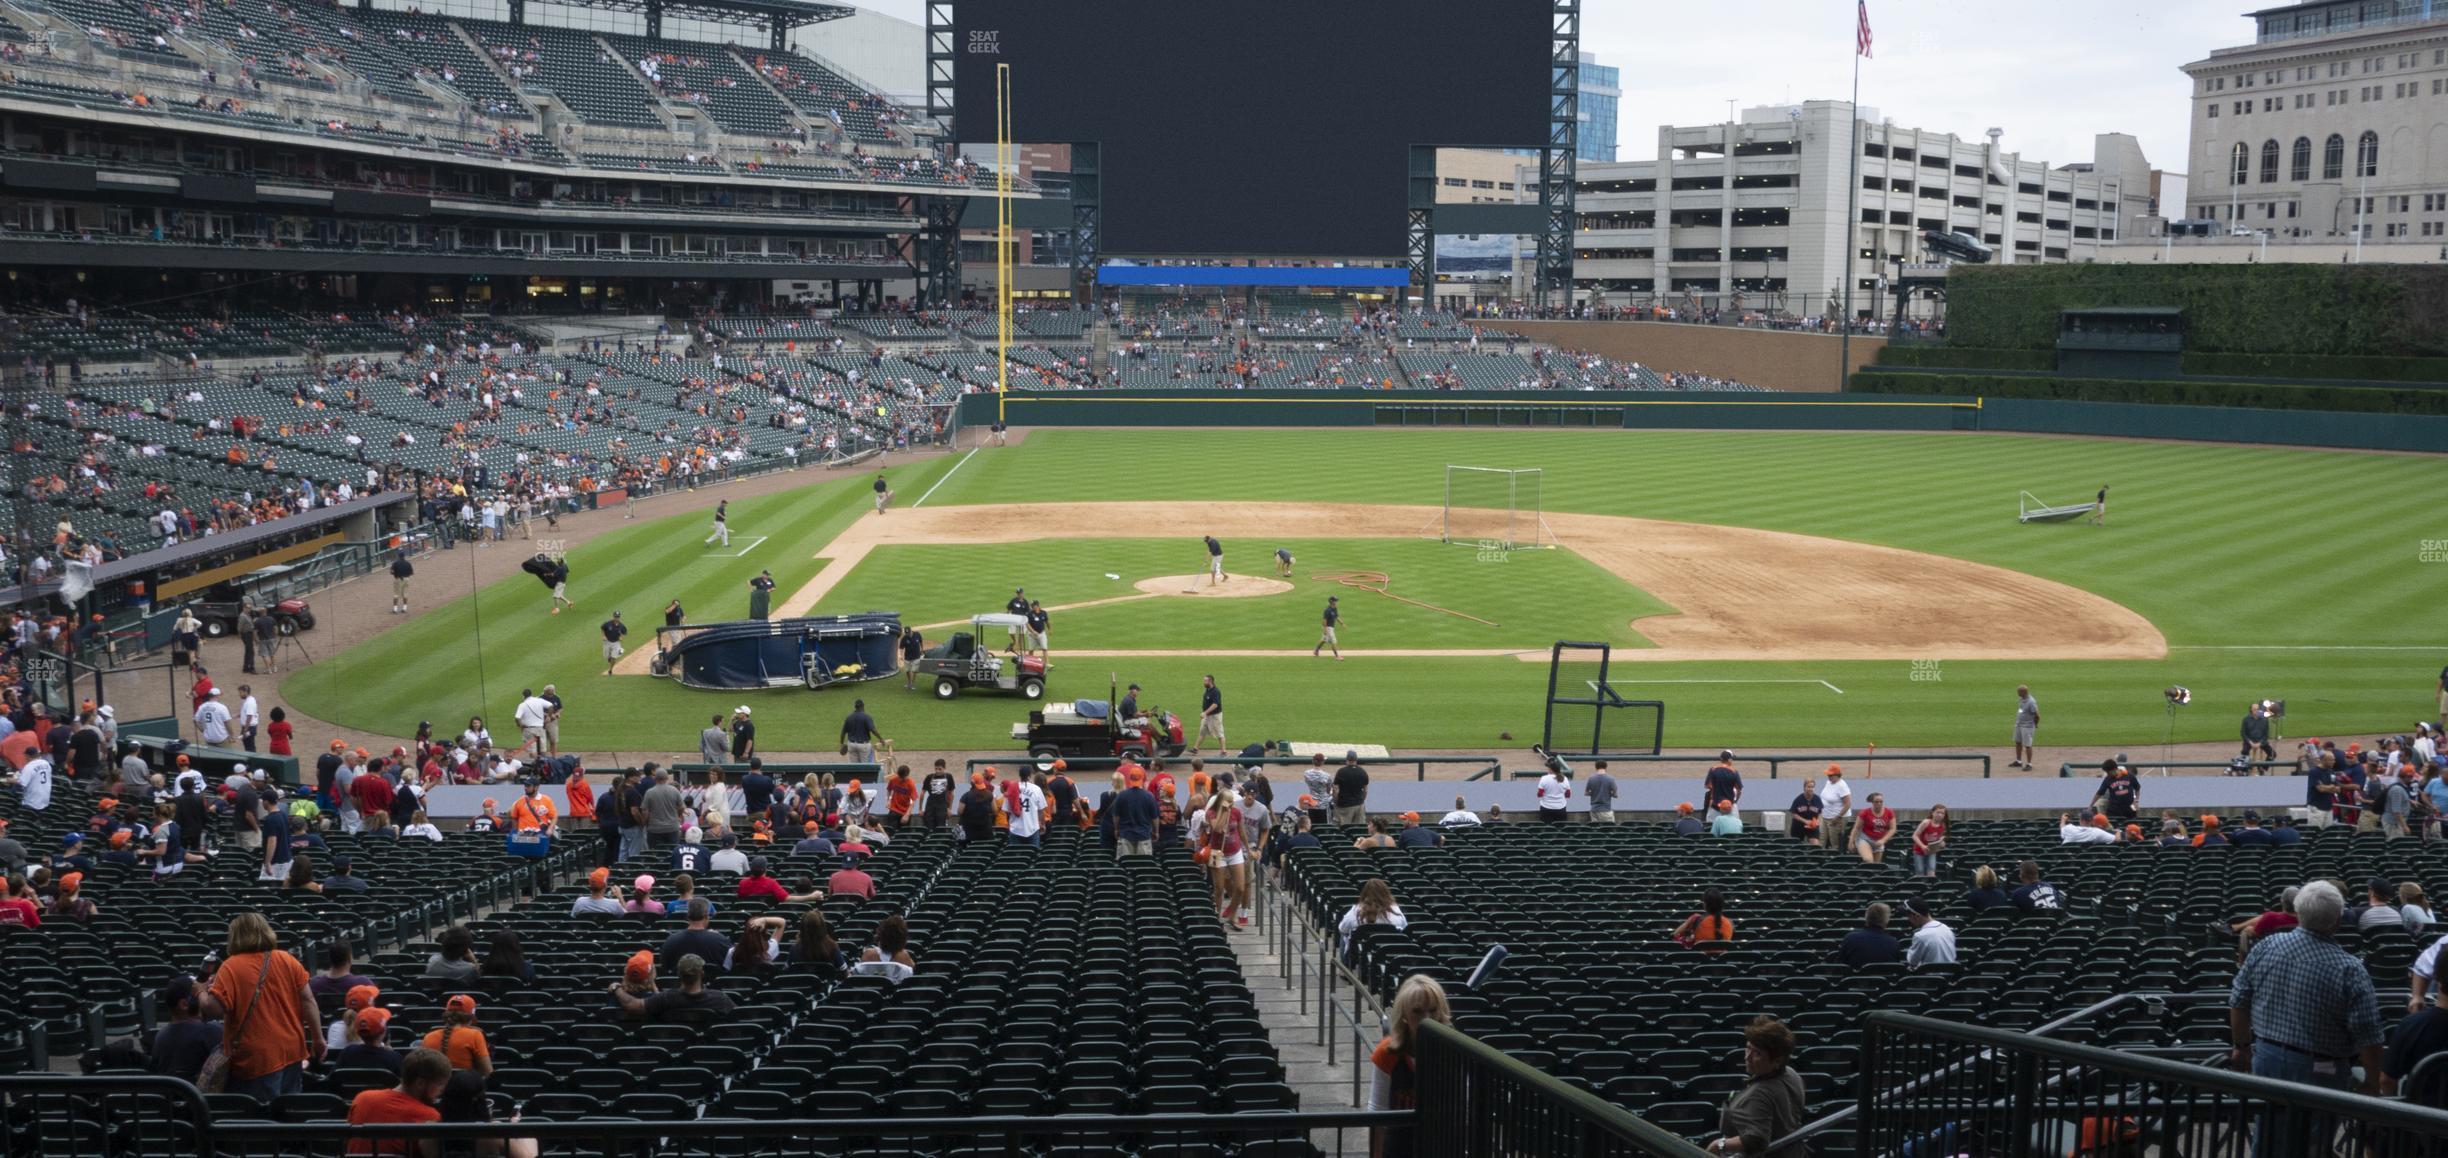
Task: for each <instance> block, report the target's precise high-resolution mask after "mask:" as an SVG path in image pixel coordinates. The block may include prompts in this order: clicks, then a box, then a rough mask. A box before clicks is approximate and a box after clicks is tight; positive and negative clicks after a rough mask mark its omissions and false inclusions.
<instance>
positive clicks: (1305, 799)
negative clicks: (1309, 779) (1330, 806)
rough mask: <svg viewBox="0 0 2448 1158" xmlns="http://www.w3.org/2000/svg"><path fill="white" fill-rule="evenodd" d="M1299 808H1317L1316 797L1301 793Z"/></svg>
mask: <svg viewBox="0 0 2448 1158" xmlns="http://www.w3.org/2000/svg"><path fill="white" fill-rule="evenodd" d="M1300 806H1301V807H1303V808H1315V807H1317V797H1315V796H1311V795H1309V794H1308V793H1306V792H1303V793H1301V798H1300Z"/></svg>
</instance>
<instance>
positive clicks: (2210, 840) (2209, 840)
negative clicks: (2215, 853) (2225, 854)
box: [2193, 812, 2227, 848]
mask: <svg viewBox="0 0 2448 1158" xmlns="http://www.w3.org/2000/svg"><path fill="white" fill-rule="evenodd" d="M2226 844H2227V834H2226V833H2225V832H2224V831H2222V830H2221V828H2220V825H2219V818H2218V815H2217V814H2216V813H2210V812H2205V813H2202V818H2201V831H2200V832H2197V833H2194V834H2193V847H2195V848H2222V847H2225V845H2226Z"/></svg>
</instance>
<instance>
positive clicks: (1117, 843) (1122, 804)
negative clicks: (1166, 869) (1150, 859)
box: [1105, 769, 1161, 857]
mask: <svg viewBox="0 0 2448 1158" xmlns="http://www.w3.org/2000/svg"><path fill="white" fill-rule="evenodd" d="M1114 779H1115V780H1117V781H1119V782H1120V787H1119V788H1117V789H1116V790H1115V791H1114V792H1113V793H1112V794H1111V795H1110V796H1109V797H1108V798H1107V799H1106V801H1105V811H1106V812H1107V813H1110V814H1111V819H1112V825H1113V842H1114V855H1115V856H1116V857H1126V856H1153V855H1155V853H1156V823H1157V818H1158V816H1159V815H1160V813H1161V810H1160V809H1159V808H1158V807H1157V804H1156V796H1155V794H1154V793H1151V792H1149V791H1148V790H1147V774H1146V773H1145V772H1144V771H1134V772H1125V771H1122V770H1120V769H1116V770H1115V772H1114Z"/></svg>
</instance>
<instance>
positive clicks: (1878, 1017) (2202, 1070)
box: [1859, 995, 2448, 1140]
mask: <svg viewBox="0 0 2448 1158" xmlns="http://www.w3.org/2000/svg"><path fill="white" fill-rule="evenodd" d="M2162 996H2167V995H2162ZM2210 996H2215V995H2210ZM1863 1024H1864V1025H1865V1027H1867V1028H1868V1029H1869V1030H1870V1032H1871V1034H1872V1037H1873V1039H1874V1040H1875V1038H1876V1036H1877V1035H1878V1034H1879V1033H1880V1032H1881V1031H1884V1032H1887V1033H1892V1034H1897V1035H1910V1036H1915V1037H1920V1038H1924V1039H1935V1040H1938V1041H1945V1042H1953V1043H1956V1044H1960V1045H1969V1046H1977V1047H1981V1048H1982V1053H1983V1054H1984V1055H1992V1054H1999V1053H2004V1054H2008V1055H2019V1056H2020V1057H2022V1058H2025V1059H2031V1060H2047V1061H2052V1062H2056V1063H2059V1064H2061V1065H2066V1066H2078V1067H2084V1068H2088V1069H2092V1070H2097V1071H2100V1072H2103V1073H2109V1074H2115V1075H2119V1076H2121V1077H2124V1078H2128V1079H2136V1080H2140V1081H2143V1082H2156V1083H2165V1084H2166V1085H2169V1086H2172V1087H2178V1088H2189V1089H2192V1090H2196V1091H2201V1092H2204V1093H2208V1094H2212V1095H2216V1096H2221V1097H2226V1098H2232V1099H2236V1100H2238V1101H2243V1102H2253V1103H2261V1104H2265V1105H2268V1106H2272V1107H2279V1108H2283V1109H2286V1110H2291V1111H2295V1112H2298V1113H2306V1114H2313V1115H2322V1116H2327V1117H2333V1118H2336V1119H2339V1120H2342V1121H2347V1122H2353V1123H2355V1124H2356V1125H2357V1127H2358V1128H2359V1129H2363V1130H2374V1129H2387V1130H2397V1131H2404V1132H2406V1133H2408V1134H2410V1135H2413V1136H2417V1137H2423V1138H2429V1139H2434V1140H2438V1139H2448V1110H2439V1109H2434V1108H2431V1107H2428V1106H2418V1105H2415V1104H2413V1103H2410V1102H2405V1101H2400V1100H2395V1099H2388V1098H2375V1097H2369V1096H2366V1095H2362V1094H2354V1093H2348V1092H2345V1091H2343V1090H2333V1089H2327V1088H2324V1087H2321V1086H2314V1085H2309V1084H2305V1083H2301V1082H2288V1081H2279V1080H2276V1079H2273V1078H2265V1077H2260V1076H2257V1075H2254V1074H2247V1073H2238V1072H2235V1071H2233V1070H2226V1069H2219V1068H2215V1067H2211V1066H2204V1065H2199V1064H2193V1063H2188V1062H2179V1061H2171V1060H2168V1059H2166V1058H2162V1057H2154V1056H2150V1055H2147V1054H2133V1053H2125V1052H2121V1051H2118V1050H2112V1049H2104V1048H2101V1047H2099V1046H2092V1045H2081V1044H2077V1043H2074V1042H2065V1041H2055V1040H2052V1039H2049V1038H2044V1037H2038V1036H2034V1035H2031V1034H2022V1033H2012V1032H2008V1031H2005V1030H1998V1029H1989V1028H1986V1027H1983V1026H1975V1025H1964V1024H1959V1023H1956V1022H1949V1021H1939V1020H1936V1019H1934V1018H1928V1017H1919V1016H1915V1015H1912V1014H1907V1013H1897V1012H1894V1011H1892V1010H1874V1011H1872V1012H1871V1013H1870V1015H1869V1016H1868V1017H1866V1018H1864V1019H1863ZM1972 1060H1973V1059H1965V1060H1964V1061H1963V1062H1959V1063H1957V1065H1956V1066H1953V1067H1949V1068H1948V1070H1942V1071H1939V1072H1940V1073H1944V1072H1949V1070H1952V1069H1955V1068H1960V1066H1962V1065H1965V1064H1969V1063H1970V1062H1971V1061H1972ZM1933 1076H1934V1075H1933ZM1912 1088H1914V1087H1912V1086H1907V1087H1904V1088H1903V1089H1897V1090H1882V1091H1876V1092H1875V1093H1874V1091H1873V1090H1872V1088H1871V1084H1870V1083H1869V1082H1868V1081H1864V1083H1863V1085H1862V1092H1861V1096H1860V1099H1859V1103H1860V1106H1861V1108H1863V1109H1865V1110H1866V1109H1867V1108H1868V1107H1869V1105H1870V1104H1871V1102H1872V1100H1873V1098H1874V1097H1875V1096H1877V1095H1880V1094H1883V1095H1885V1096H1887V1097H1888V1098H1889V1099H1891V1100H1892V1099H1893V1098H1894V1097H1895V1096H1896V1095H1898V1094H1901V1093H1903V1092H1905V1091H1906V1090H1909V1089H1912Z"/></svg>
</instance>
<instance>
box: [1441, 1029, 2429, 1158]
mask: <svg viewBox="0 0 2448 1158" xmlns="http://www.w3.org/2000/svg"><path fill="white" fill-rule="evenodd" d="M1863 1024H1864V1027H1865V1029H1866V1031H1867V1032H1866V1036H1865V1037H1864V1039H1863V1045H1862V1073H1861V1086H1860V1091H1861V1092H1860V1098H1859V1100H1860V1114H1859V1117H1858V1118H1857V1119H1856V1121H1855V1123H1854V1151H1855V1152H1856V1153H1861V1154H1906V1153H1912V1154H1963V1153H1974V1154H1985V1153H1999V1154H2101V1155H2106V1154H2144V1153H2161V1154H2175V1153H2182V1154H2186V1155H2190V1156H2192V1158H2224V1156H2230V1155H2232V1156H2234V1158H2275V1156H2281V1155H2319V1154H2365V1155H2382V1156H2394V1155H2409V1156H2410V1155H2418V1154H2420V1155H2429V1154H2438V1153H2441V1152H2443V1150H2448V1112H2444V1111H2441V1110H2435V1109H2430V1108H2427V1107H2422V1106H2416V1105H2412V1104H2409V1103H2406V1102H2400V1101H2392V1100H2386V1099H2381V1098H2372V1097H2365V1096H2362V1095H2359V1094H2351V1093H2345V1092H2343V1091H2340V1090H2334V1089H2326V1088H2322V1087H2319V1086H2313V1085H2307V1084H2303V1083H2299V1082H2289V1081H2275V1080H2272V1079H2269V1078H2264V1077H2256V1076H2253V1075H2250V1074H2241V1073H2235V1072H2232V1071H2228V1070H2223V1069H2215V1068H2211V1067H2209V1066H2204V1065H2198V1064H2189V1063H2186V1062H2181V1061H2173V1060H2169V1059H2166V1058H2160V1057H2151V1056H2145V1055H2140V1054H2135V1053H2127V1052H2121V1051H2117V1050H2109V1049H2101V1048H2099V1047H2097V1046H2087V1045H2076V1044H2073V1043H2071V1042H2062V1041H2051V1040H2049V1039H2047V1038H2042V1037H2035V1036H2032V1035H2030V1034H2021V1033H2009V1032H2006V1031H2003V1030H1996V1029H1987V1028H1983V1027H1980V1026H1974V1025H1959V1024H1955V1023H1952V1022H1945V1021H1936V1020H1932V1019H1930V1018H1926V1017H1914V1016H1911V1015H1908V1014H1902V1013H1894V1012H1889V1011H1885V1010H1880V1011H1875V1012H1872V1013H1871V1014H1870V1015H1869V1016H1868V1017H1867V1018H1865V1019H1864V1021H1863ZM2345 1064H2346V1065H2349V1066H2351V1064H2352V1063H2351V1062H2348V1063H2345ZM1422 1104H1423V1105H1424V1104H1425V1100H1424V1099H1423V1103H1422Z"/></svg>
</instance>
